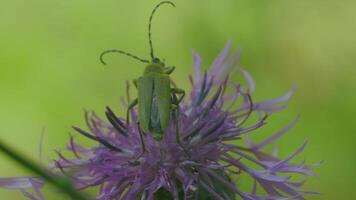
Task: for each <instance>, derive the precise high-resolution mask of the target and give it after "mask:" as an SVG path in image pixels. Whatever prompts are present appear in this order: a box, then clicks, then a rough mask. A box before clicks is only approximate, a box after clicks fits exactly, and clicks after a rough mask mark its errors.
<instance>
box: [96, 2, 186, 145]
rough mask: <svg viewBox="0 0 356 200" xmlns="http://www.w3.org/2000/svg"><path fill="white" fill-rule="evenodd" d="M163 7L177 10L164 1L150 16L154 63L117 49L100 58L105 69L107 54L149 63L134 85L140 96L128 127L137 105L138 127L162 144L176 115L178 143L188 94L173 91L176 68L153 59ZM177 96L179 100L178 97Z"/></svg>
mask: <svg viewBox="0 0 356 200" xmlns="http://www.w3.org/2000/svg"><path fill="white" fill-rule="evenodd" d="M163 4H170V5H172V6H174V7H175V5H174V4H173V3H172V2H170V1H163V2H161V3H159V4H158V5H157V6H156V7H155V8H154V9H153V11H152V13H151V16H150V19H149V26H148V36H149V45H150V54H151V61H148V60H146V59H141V58H139V57H137V56H135V55H132V54H130V53H127V52H125V51H122V50H117V49H112V50H107V51H104V52H103V53H102V54H101V56H100V60H101V62H102V63H103V64H105V65H106V63H105V62H104V60H103V56H104V55H105V54H107V53H120V54H124V55H127V56H130V57H132V58H134V59H136V60H139V61H141V62H143V63H147V66H146V68H145V70H144V73H143V76H141V77H139V78H138V79H135V80H134V81H133V83H134V85H135V86H136V88H137V92H138V93H137V98H136V99H135V100H133V101H132V102H131V103H130V104H129V106H128V110H127V122H128V123H129V121H130V110H131V109H132V108H134V107H135V106H136V105H138V123H139V124H140V127H141V129H142V130H143V131H144V132H151V133H153V136H154V138H155V139H157V140H161V139H162V137H163V134H164V131H165V130H166V129H167V127H168V126H169V122H170V118H171V115H172V114H173V116H174V120H175V124H176V132H177V140H178V141H179V136H178V132H179V130H178V121H177V120H178V115H179V114H178V113H179V103H180V102H181V101H182V99H183V98H184V95H185V92H184V90H182V89H179V88H175V87H172V84H171V79H170V77H169V75H170V74H171V73H172V72H173V71H174V69H175V67H173V66H172V67H167V66H165V64H164V63H163V62H162V61H161V60H160V59H158V58H157V57H155V56H154V52H153V45H152V38H151V25H152V19H153V15H154V13H155V12H156V10H157V9H158V8H159V7H160V6H161V5H163ZM178 95H179V97H177V96H178Z"/></svg>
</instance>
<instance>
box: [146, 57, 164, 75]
mask: <svg viewBox="0 0 356 200" xmlns="http://www.w3.org/2000/svg"><path fill="white" fill-rule="evenodd" d="M164 69H165V66H164V63H163V62H162V61H160V60H159V59H158V58H153V59H152V62H151V63H149V64H148V65H147V66H146V69H145V71H144V75H146V74H148V73H152V72H154V73H159V74H163V73H164Z"/></svg>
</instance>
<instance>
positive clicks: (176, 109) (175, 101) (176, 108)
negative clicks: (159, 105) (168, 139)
mask: <svg viewBox="0 0 356 200" xmlns="http://www.w3.org/2000/svg"><path fill="white" fill-rule="evenodd" d="M172 111H173V120H174V125H175V129H176V141H177V143H178V145H179V146H180V147H181V148H182V149H183V150H184V152H185V153H186V154H187V155H188V156H189V153H188V152H187V150H186V149H185V148H184V146H183V144H182V142H181V140H180V134H179V100H178V98H177V95H176V94H172Z"/></svg>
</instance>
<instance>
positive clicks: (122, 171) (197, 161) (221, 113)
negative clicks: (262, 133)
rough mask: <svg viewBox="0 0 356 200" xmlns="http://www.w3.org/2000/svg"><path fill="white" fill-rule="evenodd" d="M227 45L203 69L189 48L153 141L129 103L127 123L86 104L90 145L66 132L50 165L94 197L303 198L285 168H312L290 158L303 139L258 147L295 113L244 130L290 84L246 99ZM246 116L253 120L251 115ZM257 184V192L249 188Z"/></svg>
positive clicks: (276, 107)
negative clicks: (245, 185)
mask: <svg viewBox="0 0 356 200" xmlns="http://www.w3.org/2000/svg"><path fill="white" fill-rule="evenodd" d="M229 52H230V42H229V43H227V45H226V46H225V48H224V49H223V50H222V52H221V53H220V55H219V56H218V57H217V58H216V59H215V61H214V63H213V64H212V66H211V68H210V69H209V71H207V72H204V71H203V70H202V68H201V58H200V56H199V55H198V54H196V53H194V56H193V57H194V75H193V76H192V77H190V81H191V86H192V89H191V92H190V94H189V96H187V97H186V98H185V99H184V101H182V102H181V103H180V107H179V113H174V112H172V117H171V118H170V119H171V120H170V125H169V127H168V128H167V129H166V130H165V133H164V135H163V139H162V140H161V141H158V140H156V139H154V137H153V134H151V133H149V132H147V133H143V132H142V130H141V129H140V125H139V124H138V123H137V121H138V119H137V118H138V113H137V111H136V110H135V109H132V110H131V120H130V121H131V123H126V120H124V119H122V118H120V117H118V116H116V115H115V114H114V112H113V111H112V110H111V109H110V108H109V107H108V108H107V110H106V112H105V114H106V118H107V119H102V118H100V117H99V116H98V115H96V114H95V113H92V112H86V114H85V117H86V122H87V125H88V131H86V130H84V129H80V128H77V127H74V129H75V130H76V131H77V132H79V133H81V134H82V135H84V136H86V137H88V138H90V139H92V140H95V141H97V142H98V145H96V146H94V147H90V148H87V147H83V146H81V145H80V144H77V143H75V142H74V140H73V138H71V139H70V142H69V144H68V149H69V150H70V151H71V152H73V155H74V158H67V157H65V156H63V155H62V154H61V153H58V155H59V158H58V160H56V161H55V163H54V166H55V168H56V169H59V171H61V172H63V173H64V175H66V176H70V177H71V178H72V181H73V183H74V184H75V186H76V187H77V188H78V189H79V190H84V189H86V188H91V187H99V188H100V190H99V193H98V195H97V196H96V198H95V199H98V200H111V199H125V200H132V199H158V200H159V199H174V200H178V199H218V200H223V199H230V200H233V199H235V197H236V196H239V197H240V198H241V199H244V200H252V199H256V200H259V199H271V200H277V199H278V200H279V199H287V198H291V199H304V195H305V194H307V193H313V192H307V191H302V190H301V189H300V187H301V186H302V185H303V183H304V180H301V181H298V182H294V181H292V180H291V175H294V174H301V175H304V176H310V175H313V173H312V172H311V169H310V166H309V165H305V164H294V163H291V160H292V159H293V158H294V157H295V156H297V155H298V154H299V153H300V152H301V151H302V150H303V148H304V146H305V144H303V145H302V146H301V147H300V148H298V149H297V150H296V151H295V153H294V154H292V155H291V156H290V157H288V158H286V159H279V158H277V157H276V156H275V155H271V154H269V153H267V152H265V151H263V147H265V146H267V145H268V144H270V143H272V142H273V141H275V140H276V139H278V138H279V137H280V136H281V135H283V134H284V133H285V132H286V131H287V130H288V129H289V128H290V127H291V126H292V125H294V123H295V122H296V120H294V121H292V122H291V124H289V125H288V126H287V127H285V128H283V129H282V130H281V131H279V132H277V133H275V134H273V135H272V136H266V138H267V139H265V140H264V141H262V142H260V143H258V144H255V143H253V142H252V141H250V140H249V139H248V137H247V136H248V135H250V134H253V133H254V131H255V130H257V129H259V128H261V127H262V126H264V125H265V124H266V121H267V120H268V118H269V116H271V115H272V114H273V113H275V112H278V111H280V110H282V109H284V108H285V107H286V105H287V102H288V99H289V98H290V96H291V94H292V92H293V89H292V90H291V91H290V92H288V93H287V94H286V95H284V96H282V97H280V98H276V99H274V100H269V101H262V102H254V101H253V98H252V94H253V91H254V89H255V84H254V82H253V79H252V78H251V76H250V75H249V74H248V73H247V72H246V71H245V70H243V69H241V68H239V67H237V66H236V62H237V61H238V55H239V54H238V52H236V53H234V54H231V55H230V56H229V54H230V53H229ZM234 73H241V74H242V75H243V76H244V77H245V78H246V80H247V82H248V85H247V87H246V86H245V87H244V86H242V85H240V84H236V83H234V82H232V81H231V80H230V79H229V78H230V77H231V76H233V74H234ZM173 98H174V97H173ZM126 105H127V102H126ZM251 116H253V117H251ZM253 119H257V120H256V121H255V122H251V121H252V120H253ZM247 121H248V123H247ZM251 163H253V164H252V165H251ZM241 174H247V175H248V176H249V177H250V178H251V180H252V182H253V183H254V184H253V186H252V189H251V191H244V190H242V189H241V188H240V187H239V186H238V185H236V184H235V183H234V182H233V181H232V178H234V177H237V179H238V177H239V176H240V175H241ZM0 187H1V185H0ZM257 188H261V191H263V192H261V193H260V192H259V193H258V194H257V192H256V191H257ZM36 189H37V188H36ZM259 190H260V189H259ZM41 198H42V197H38V199H41ZM33 199H35V198H33Z"/></svg>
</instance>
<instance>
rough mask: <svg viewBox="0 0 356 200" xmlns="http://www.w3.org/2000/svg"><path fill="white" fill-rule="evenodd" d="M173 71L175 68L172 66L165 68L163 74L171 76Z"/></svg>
mask: <svg viewBox="0 0 356 200" xmlns="http://www.w3.org/2000/svg"><path fill="white" fill-rule="evenodd" d="M175 69H176V67H174V66H168V67H166V69H165V71H164V73H165V74H168V75H169V74H171V73H172V72H173V71H174V70H175Z"/></svg>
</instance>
